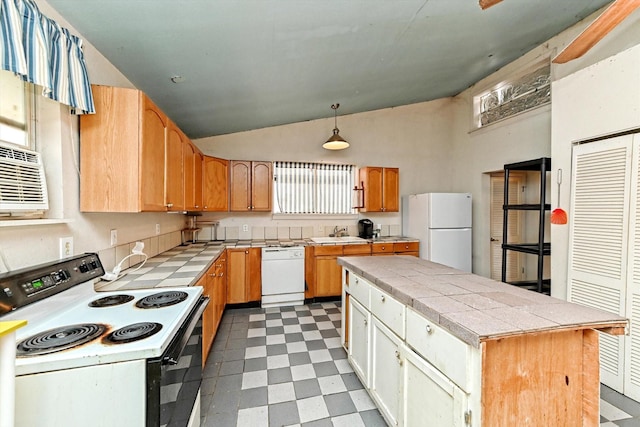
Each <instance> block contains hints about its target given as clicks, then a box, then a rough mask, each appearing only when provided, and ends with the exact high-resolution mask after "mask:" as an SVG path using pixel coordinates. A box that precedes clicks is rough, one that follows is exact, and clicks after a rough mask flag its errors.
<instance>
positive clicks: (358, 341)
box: [349, 297, 371, 388]
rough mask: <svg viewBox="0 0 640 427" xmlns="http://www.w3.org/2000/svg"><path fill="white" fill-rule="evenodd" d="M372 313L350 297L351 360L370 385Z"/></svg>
mask: <svg viewBox="0 0 640 427" xmlns="http://www.w3.org/2000/svg"><path fill="white" fill-rule="evenodd" d="M370 325H371V314H369V312H368V311H367V310H365V308H364V307H362V305H361V304H360V303H358V301H356V299H355V298H353V297H351V298H349V361H350V362H351V366H352V367H353V370H354V371H355V372H356V374H357V375H358V376H359V377H360V380H361V381H362V384H363V385H364V386H365V387H367V388H368V387H369V331H370V330H371V326H370Z"/></svg>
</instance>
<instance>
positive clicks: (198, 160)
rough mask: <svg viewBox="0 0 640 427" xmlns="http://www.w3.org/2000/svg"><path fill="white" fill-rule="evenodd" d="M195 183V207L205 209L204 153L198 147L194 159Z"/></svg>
mask: <svg viewBox="0 0 640 427" xmlns="http://www.w3.org/2000/svg"><path fill="white" fill-rule="evenodd" d="M193 162H194V171H193V176H194V180H195V182H194V184H193V193H194V195H193V199H194V200H195V203H194V205H195V209H196V210H203V208H204V204H203V201H204V198H203V196H204V195H203V188H204V181H203V179H204V174H203V171H204V155H203V154H202V153H201V152H200V150H198V149H196V153H195V159H194V161H193Z"/></svg>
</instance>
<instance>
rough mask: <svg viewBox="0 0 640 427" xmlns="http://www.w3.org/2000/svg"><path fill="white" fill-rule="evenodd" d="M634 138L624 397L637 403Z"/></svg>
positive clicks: (638, 144) (639, 222) (639, 297)
mask: <svg viewBox="0 0 640 427" xmlns="http://www.w3.org/2000/svg"><path fill="white" fill-rule="evenodd" d="M632 137H633V156H632V159H633V160H632V166H631V204H630V218H629V258H628V260H629V261H628V270H627V271H628V273H627V289H626V294H627V307H626V308H627V311H626V315H625V316H626V317H627V318H629V319H630V334H629V336H627V337H624V339H625V365H624V370H625V375H624V394H626V395H627V396H629V397H631V398H632V399H635V400H640V324H639V323H638V322H640V135H639V134H635V135H633V136H632Z"/></svg>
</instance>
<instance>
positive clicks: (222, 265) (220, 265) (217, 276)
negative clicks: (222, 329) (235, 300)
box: [213, 251, 227, 334]
mask: <svg viewBox="0 0 640 427" xmlns="http://www.w3.org/2000/svg"><path fill="white" fill-rule="evenodd" d="M213 296H214V301H213V331H214V334H215V332H216V331H217V330H218V327H219V326H220V321H221V320H222V315H223V314H224V308H225V306H226V304H227V253H226V251H224V252H223V253H222V254H220V256H219V257H218V259H217V260H216V261H215V263H214V271H213Z"/></svg>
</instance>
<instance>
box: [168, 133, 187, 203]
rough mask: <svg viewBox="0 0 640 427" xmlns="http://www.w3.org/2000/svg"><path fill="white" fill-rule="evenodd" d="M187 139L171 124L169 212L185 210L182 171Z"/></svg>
mask: <svg viewBox="0 0 640 427" xmlns="http://www.w3.org/2000/svg"><path fill="white" fill-rule="evenodd" d="M185 138H186V137H184V135H183V134H182V132H181V131H180V129H179V128H178V127H177V126H176V125H175V124H174V123H173V122H169V127H168V128H167V141H166V148H165V153H166V158H165V171H166V173H165V189H166V191H165V204H166V206H167V210H169V211H183V210H184V209H185V204H184V184H183V177H184V174H183V169H182V154H183V146H184V144H186V143H187V142H186V141H185Z"/></svg>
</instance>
